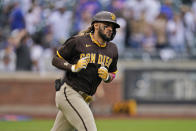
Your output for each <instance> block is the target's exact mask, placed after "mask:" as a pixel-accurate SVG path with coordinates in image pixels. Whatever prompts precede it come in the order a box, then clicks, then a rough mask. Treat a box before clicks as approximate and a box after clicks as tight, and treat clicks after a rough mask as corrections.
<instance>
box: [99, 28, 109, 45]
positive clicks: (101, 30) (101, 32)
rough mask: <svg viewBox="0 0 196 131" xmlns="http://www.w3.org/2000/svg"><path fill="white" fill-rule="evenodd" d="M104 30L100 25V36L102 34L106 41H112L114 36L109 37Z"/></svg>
mask: <svg viewBox="0 0 196 131" xmlns="http://www.w3.org/2000/svg"><path fill="white" fill-rule="evenodd" d="M103 32H104V30H103V29H102V28H100V27H99V31H98V34H99V36H100V37H101V38H102V39H103V40H104V41H107V42H109V41H111V37H112V36H110V37H107V35H105V34H104V33H103Z"/></svg>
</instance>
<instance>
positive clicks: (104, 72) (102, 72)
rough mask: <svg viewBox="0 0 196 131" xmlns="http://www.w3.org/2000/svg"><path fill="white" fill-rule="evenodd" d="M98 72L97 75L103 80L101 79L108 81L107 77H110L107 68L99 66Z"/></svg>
mask: <svg viewBox="0 0 196 131" xmlns="http://www.w3.org/2000/svg"><path fill="white" fill-rule="evenodd" d="M98 74H99V77H100V78H101V79H102V80H103V81H108V80H109V78H110V75H109V73H108V70H107V68H105V67H104V66H101V67H100V68H99V69H98Z"/></svg>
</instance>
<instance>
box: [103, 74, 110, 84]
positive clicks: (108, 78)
mask: <svg viewBox="0 0 196 131" xmlns="http://www.w3.org/2000/svg"><path fill="white" fill-rule="evenodd" d="M103 81H104V82H106V83H108V82H110V81H111V76H110V74H109V73H108V75H107V78H106V79H105V80H103Z"/></svg>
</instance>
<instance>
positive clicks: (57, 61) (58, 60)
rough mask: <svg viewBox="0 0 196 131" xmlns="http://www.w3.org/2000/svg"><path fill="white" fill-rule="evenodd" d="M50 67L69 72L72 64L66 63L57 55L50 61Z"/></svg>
mask: <svg viewBox="0 0 196 131" xmlns="http://www.w3.org/2000/svg"><path fill="white" fill-rule="evenodd" d="M52 65H53V66H55V67H57V68H58V69H61V70H68V71H71V67H72V64H70V63H68V62H67V61H66V60H65V59H63V58H62V57H59V56H58V55H55V56H54V57H53V59H52Z"/></svg>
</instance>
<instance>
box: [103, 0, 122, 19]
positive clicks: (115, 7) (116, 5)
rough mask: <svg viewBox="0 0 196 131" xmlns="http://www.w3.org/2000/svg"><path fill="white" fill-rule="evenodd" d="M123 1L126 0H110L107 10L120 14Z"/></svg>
mask: <svg viewBox="0 0 196 131" xmlns="http://www.w3.org/2000/svg"><path fill="white" fill-rule="evenodd" d="M125 1H126V0H110V4H109V5H108V7H107V10H108V11H111V12H113V13H115V14H116V15H117V16H122V10H123V8H124V3H125Z"/></svg>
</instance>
